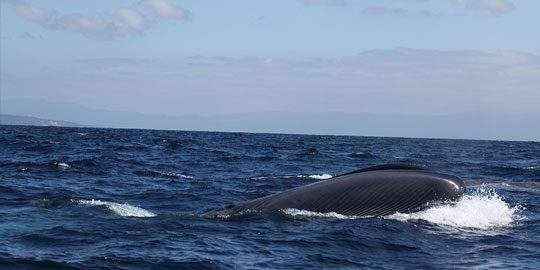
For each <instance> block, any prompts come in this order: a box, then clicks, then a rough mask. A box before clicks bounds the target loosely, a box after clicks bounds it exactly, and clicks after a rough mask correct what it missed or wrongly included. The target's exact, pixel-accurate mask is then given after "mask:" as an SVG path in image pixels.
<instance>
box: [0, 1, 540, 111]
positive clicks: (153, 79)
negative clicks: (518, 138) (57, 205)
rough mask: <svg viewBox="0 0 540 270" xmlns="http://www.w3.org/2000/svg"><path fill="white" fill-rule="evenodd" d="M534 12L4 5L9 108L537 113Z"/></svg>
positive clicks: (513, 7)
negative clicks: (25, 101) (22, 104)
mask: <svg viewBox="0 0 540 270" xmlns="http://www.w3.org/2000/svg"><path fill="white" fill-rule="evenodd" d="M538 10H540V1H537V0H519V1H517V0H401V1H398V0H388V1H385V0H376V1H369V0H362V1H360V0H358V1H354V0H272V1H262V0H260V1H254V0H243V1H237V0H228V1H210V0H191V1H189V0H186V1H182V0H178V1H175V0H116V1H83V0H55V1H44V0H24V1H18V0H0V42H1V44H0V45H1V46H0V78H1V81H0V87H1V89H0V90H1V93H0V94H1V99H2V101H3V102H6V100H9V99H15V98H36V99H42V100H46V101H52V102H70V103H76V104H79V105H83V106H86V107H89V108H96V109H106V110H119V111H130V112H138V113H147V114H160V115H170V116H183V115H223V114H234V113H260V112H302V113H303V112H315V113H321V112H346V113H374V114H400V115H419V116H433V115H450V114H459V113H474V112H487V113H490V112H497V113H509V114H511V113H518V114H538V113H539V112H540V106H539V105H540V27H539V25H540V18H539V16H538Z"/></svg>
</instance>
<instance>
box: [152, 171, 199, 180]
mask: <svg viewBox="0 0 540 270" xmlns="http://www.w3.org/2000/svg"><path fill="white" fill-rule="evenodd" d="M158 173H159V174H160V175H163V176H168V177H179V178H186V179H193V176H189V175H185V174H180V173H174V172H158Z"/></svg>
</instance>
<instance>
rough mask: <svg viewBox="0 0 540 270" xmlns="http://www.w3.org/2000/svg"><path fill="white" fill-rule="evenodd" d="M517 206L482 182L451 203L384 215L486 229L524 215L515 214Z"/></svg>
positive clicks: (505, 223) (403, 219) (510, 221)
mask: <svg viewBox="0 0 540 270" xmlns="http://www.w3.org/2000/svg"><path fill="white" fill-rule="evenodd" d="M521 208H522V207H521V206H520V205H517V206H514V207H512V206H510V205H509V204H508V203H506V202H505V201H503V199H502V197H501V196H499V195H498V194H497V193H496V192H495V190H493V189H489V190H488V189H486V188H485V187H484V186H482V187H480V188H479V189H478V190H477V191H476V192H474V193H473V194H471V195H465V196H463V197H462V198H461V199H460V200H459V201H457V202H456V203H455V204H444V205H439V206H435V207H432V208H429V209H426V210H423V211H420V212H417V213H410V214H401V213H397V214H394V215H391V216H388V217H387V218H389V219H395V220H400V221H411V220H425V221H428V222H430V223H433V224H437V225H440V226H445V227H453V228H459V229H480V230H488V229H492V228H497V227H509V226H512V225H513V224H514V223H515V222H516V221H519V220H522V219H524V217H522V216H520V215H519V214H518V213H519V211H520V210H521Z"/></svg>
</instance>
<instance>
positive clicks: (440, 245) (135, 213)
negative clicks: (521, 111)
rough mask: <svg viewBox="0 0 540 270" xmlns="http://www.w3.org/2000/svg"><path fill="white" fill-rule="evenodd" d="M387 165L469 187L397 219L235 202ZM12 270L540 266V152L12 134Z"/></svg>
mask: <svg viewBox="0 0 540 270" xmlns="http://www.w3.org/2000/svg"><path fill="white" fill-rule="evenodd" d="M385 163H407V164H416V165H420V166H427V167H430V168H433V169H435V170H438V171H441V172H445V173H448V174H453V175H456V176H459V177H461V178H462V179H464V180H465V183H466V184H467V191H466V195H465V196H464V197H463V198H462V199H461V200H460V201H458V202H457V203H456V204H454V205H441V206H437V207H434V208H430V209H427V210H423V211H421V212H418V213H399V214H394V215H390V216H385V217H378V218H365V217H349V216H343V215H339V214H336V213H313V212H307V211H302V210H301V209H284V210H282V211H280V212H276V213H261V212H247V213H245V214H243V215H239V216H233V217H230V218H205V217H201V214H203V213H204V212H206V211H208V210H210V209H213V208H216V207H220V206H223V205H226V204H229V203H234V202H240V201H245V200H250V199H255V198H258V197H262V196H266V195H269V194H273V193H276V192H280V191H283V190H285V189H289V188H293V187H298V186H302V185H306V184H309V183H314V182H316V181H324V180H325V179H328V178H331V177H332V176H335V175H339V174H342V173H346V172H349V171H352V170H355V169H358V168H363V167H367V166H372V165H379V164H385ZM0 216H1V219H0V269H100V268H103V269H309V268H312V269H313V268H314V269H321V268H339V269H350V268H353V269H356V268H374V269H432V268H436V269H470V268H475V269H538V268H540V143H539V142H509V141H479V140H450V139H412V138H385V137H384V138H383V137H354V136H316V135H285V134H250V133H220V132H191V131H161V130H135V129H99V128H58V127H30V126H0Z"/></svg>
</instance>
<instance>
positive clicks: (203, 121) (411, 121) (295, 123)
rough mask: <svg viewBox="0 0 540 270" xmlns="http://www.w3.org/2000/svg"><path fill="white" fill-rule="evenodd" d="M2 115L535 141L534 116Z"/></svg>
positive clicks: (30, 106) (70, 107) (99, 123)
mask: <svg viewBox="0 0 540 270" xmlns="http://www.w3.org/2000/svg"><path fill="white" fill-rule="evenodd" d="M2 112H4V113H9V114H13V115H31V116H35V117H43V118H47V119H62V120H63V121H70V122H72V123H71V124H72V125H77V124H73V123H82V124H84V125H88V126H95V127H110V128H142V129H169V130H198V131H226V132H264V133H289V134H317V135H353V136H383V137H413V138H450V139H481V140H513V141H540V125H538V119H540V113H538V112H534V113H512V112H502V111H501V112H468V113H459V114H458V113H456V114H449V115H434V116H426V115H405V114H383V113H380V114H374V113H352V112H255V113H236V114H223V115H214V116H201V115H183V116H167V115H155V114H143V113H138V112H123V111H109V110H101V109H91V108H87V107H84V106H81V105H78V104H73V103H56V102H48V101H44V100H38V99H22V98H21V99H7V100H4V101H3V102H2ZM45 121H51V120H45ZM57 122H59V121H57ZM49 123H51V122H49Z"/></svg>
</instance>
